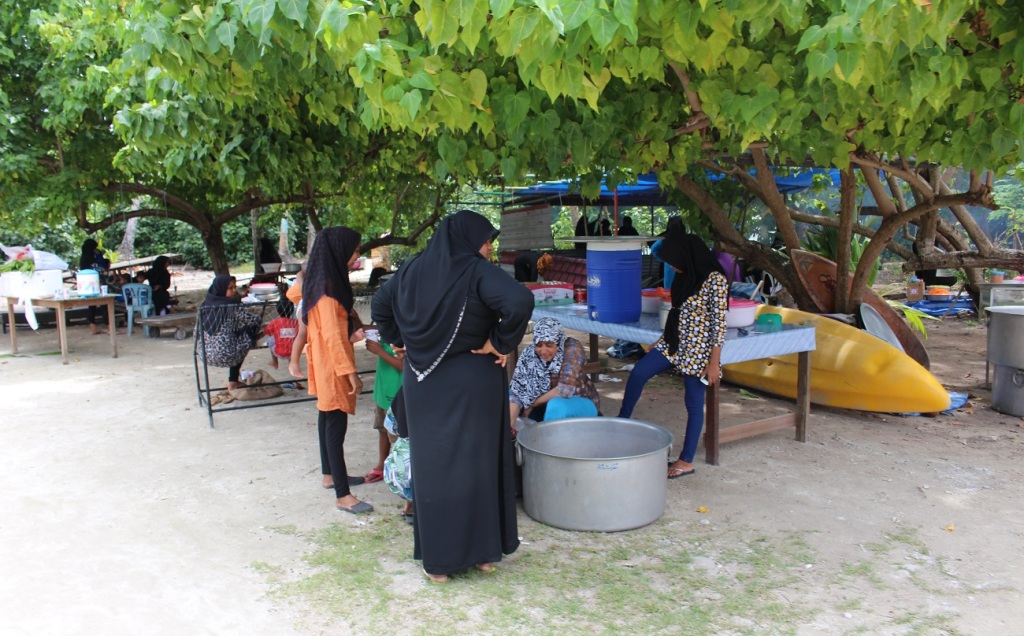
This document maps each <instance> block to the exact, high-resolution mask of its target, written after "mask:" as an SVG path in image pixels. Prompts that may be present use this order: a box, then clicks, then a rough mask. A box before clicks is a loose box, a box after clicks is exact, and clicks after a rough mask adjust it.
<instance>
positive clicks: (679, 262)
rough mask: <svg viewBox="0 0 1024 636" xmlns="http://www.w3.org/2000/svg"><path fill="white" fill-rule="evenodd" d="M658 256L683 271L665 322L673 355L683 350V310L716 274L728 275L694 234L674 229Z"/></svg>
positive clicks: (677, 278)
mask: <svg viewBox="0 0 1024 636" xmlns="http://www.w3.org/2000/svg"><path fill="white" fill-rule="evenodd" d="M658 256H659V257H660V258H661V260H663V261H665V262H666V263H668V264H669V265H671V266H672V267H675V268H676V269H678V270H679V271H678V272H676V275H675V278H673V279H672V309H671V310H670V311H669V313H668V319H667V320H666V321H665V331H664V334H663V335H664V338H665V344H667V345H668V350H669V353H672V354H674V353H675V352H676V351H677V350H678V349H679V329H678V325H679V308H680V307H682V306H683V303H685V302H686V300H687V299H688V298H690V297H691V296H693V295H694V294H696V293H697V292H698V291H700V288H701V286H702V285H704V282H705V281H706V280H707V279H708V276H710V275H711V273H712V272H718V273H720V274H722V275H723V276H725V272H724V271H723V270H722V265H721V263H719V262H718V259H716V258H715V256H714V255H713V254H712V253H711V250H710V249H708V246H707V245H705V244H704V241H702V240H700V238H698V237H697V236H696V235H694V234H687V233H685V232H682V233H680V232H679V231H674V230H673V229H672V228H670V229H669V231H668V233H667V234H666V235H665V239H664V242H662V244H661V252H660V253H659V254H658Z"/></svg>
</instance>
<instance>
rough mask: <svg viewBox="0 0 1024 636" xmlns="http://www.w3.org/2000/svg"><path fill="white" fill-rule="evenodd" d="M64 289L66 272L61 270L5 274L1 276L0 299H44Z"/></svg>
mask: <svg viewBox="0 0 1024 636" xmlns="http://www.w3.org/2000/svg"><path fill="white" fill-rule="evenodd" d="M63 288H64V272H62V271H61V270H59V269H40V270H36V271H34V272H32V273H31V274H27V273H25V272H4V273H3V274H0V297H5V296H13V297H15V298H43V297H49V296H53V292H55V291H57V290H58V289H63Z"/></svg>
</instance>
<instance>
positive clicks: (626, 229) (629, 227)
mask: <svg viewBox="0 0 1024 636" xmlns="http://www.w3.org/2000/svg"><path fill="white" fill-rule="evenodd" d="M619 236H640V232H638V231H637V229H636V228H635V227H633V217H631V216H629V215H625V216H623V217H622V226H621V227H620V228H619Z"/></svg>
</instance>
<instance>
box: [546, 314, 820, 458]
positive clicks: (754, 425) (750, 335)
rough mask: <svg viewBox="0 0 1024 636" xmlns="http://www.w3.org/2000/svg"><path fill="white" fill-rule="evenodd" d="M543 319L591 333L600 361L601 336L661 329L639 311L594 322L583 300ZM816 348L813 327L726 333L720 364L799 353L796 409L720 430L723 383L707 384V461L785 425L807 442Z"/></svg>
mask: <svg viewBox="0 0 1024 636" xmlns="http://www.w3.org/2000/svg"><path fill="white" fill-rule="evenodd" d="M545 317H547V318H554V319H556V320H558V321H559V322H561V323H562V326H564V327H565V328H566V329H573V330H575V331H582V332H584V333H588V334H590V360H591V361H596V360H597V357H598V348H599V345H598V337H599V336H606V337H609V338H619V339H622V340H629V341H630V342H639V343H641V344H648V345H649V344H653V343H654V342H656V341H657V340H658V338H660V337H661V333H662V329H661V325H660V324H659V319H658V316H657V315H655V314H641V317H640V320H639V321H637V322H631V323H606V322H599V321H597V320H591V319H590V318H589V316H588V315H587V306H586V305H582V304H575V305H556V306H548V307H536V308H534V310H533V319H534V320H539V319H541V318H545ZM814 348H815V330H814V327H811V326H805V325H782V329H780V330H776V331H767V330H765V331H761V330H760V329H759V327H758V326H757V325H754V326H751V327H750V328H748V329H747V335H742V334H741V333H740V332H739V330H737V329H729V330H728V331H727V333H726V339H725V346H723V347H722V355H721V364H722V366H725V365H727V364H732V363H736V362H746V361H749V360H759V359H761V358H769V357H774V356H780V355H788V354H794V353H795V354H796V355H797V368H798V371H797V373H798V375H797V397H796V408H795V409H794V411H793V412H792V413H788V414H785V415H780V416H777V417H772V418H768V419H763V420H756V421H753V422H746V423H743V424H737V425H734V426H729V427H726V428H725V429H723V430H719V395H718V390H719V388H718V387H719V385H718V384H715V385H712V386H709V387H708V392H707V395H706V397H705V404H704V413H705V429H704V431H705V432H704V452H705V460H706V461H707V463H709V464H713V465H717V464H718V450H719V445H720V444H724V443H726V442H732V441H736V440H740V439H745V438H747V437H753V436H755V435H761V434H762V433H768V432H771V431H777V430H780V429H784V428H789V427H795V429H796V430H795V439H796V440H797V441H798V442H805V441H807V418H808V416H809V415H810V408H811V393H810V387H811V364H810V357H811V351H813V350H814Z"/></svg>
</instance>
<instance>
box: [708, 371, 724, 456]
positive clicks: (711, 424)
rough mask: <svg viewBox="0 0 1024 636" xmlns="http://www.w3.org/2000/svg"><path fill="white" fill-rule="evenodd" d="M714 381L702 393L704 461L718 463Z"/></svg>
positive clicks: (716, 386) (716, 390) (716, 394)
mask: <svg viewBox="0 0 1024 636" xmlns="http://www.w3.org/2000/svg"><path fill="white" fill-rule="evenodd" d="M720 384H721V382H716V383H715V384H712V385H711V386H709V387H708V390H707V393H705V395H704V461H706V462H707V463H709V464H711V465H712V466H717V465H718V387H719V385H720Z"/></svg>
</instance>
